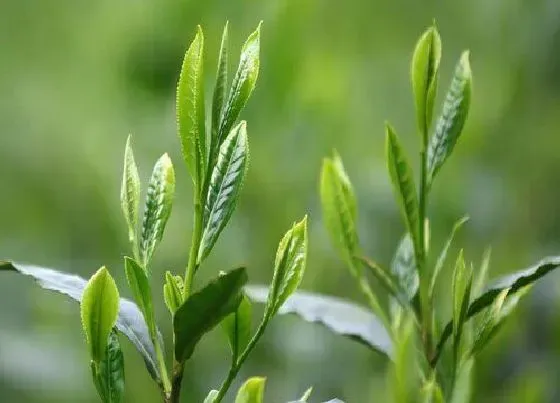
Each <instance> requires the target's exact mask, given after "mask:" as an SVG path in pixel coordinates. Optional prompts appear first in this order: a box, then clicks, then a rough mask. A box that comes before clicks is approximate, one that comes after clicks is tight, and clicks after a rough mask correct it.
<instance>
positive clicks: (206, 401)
mask: <svg viewBox="0 0 560 403" xmlns="http://www.w3.org/2000/svg"><path fill="white" fill-rule="evenodd" d="M219 393H220V392H219V391H217V390H215V389H213V390H211V391H210V392H209V393H208V396H206V398H205V399H204V403H214V400H216V398H217V397H218V394H219Z"/></svg>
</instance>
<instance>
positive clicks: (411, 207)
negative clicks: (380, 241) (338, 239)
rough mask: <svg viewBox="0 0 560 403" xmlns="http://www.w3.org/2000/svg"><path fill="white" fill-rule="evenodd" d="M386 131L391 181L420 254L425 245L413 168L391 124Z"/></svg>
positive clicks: (407, 226) (416, 252)
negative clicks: (421, 233) (421, 240)
mask: <svg viewBox="0 0 560 403" xmlns="http://www.w3.org/2000/svg"><path fill="white" fill-rule="evenodd" d="M386 131H387V140H386V153H387V165H388V167H389V174H390V175H391V181H392V182H393V187H394V189H395V194H396V197H397V201H398V203H399V206H400V207H401V211H402V214H403V219H404V222H405V224H406V228H407V230H408V232H409V234H410V236H411V238H412V243H413V245H414V250H415V255H418V253H420V251H421V250H422V248H423V247H424V246H423V245H421V244H420V237H419V231H420V227H419V225H420V221H419V218H420V216H419V211H418V198H417V196H416V187H415V185H414V177H413V172H412V168H411V167H410V164H409V163H408V160H407V158H406V156H405V153H404V149H403V147H402V145H401V144H400V142H399V139H398V137H397V135H396V133H395V131H394V130H393V128H392V127H391V126H390V125H389V124H387V126H386Z"/></svg>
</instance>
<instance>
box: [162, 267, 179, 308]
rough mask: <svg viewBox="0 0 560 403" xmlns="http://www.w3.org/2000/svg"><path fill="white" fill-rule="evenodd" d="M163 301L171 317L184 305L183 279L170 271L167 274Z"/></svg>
mask: <svg viewBox="0 0 560 403" xmlns="http://www.w3.org/2000/svg"><path fill="white" fill-rule="evenodd" d="M163 299H164V302H165V305H166V306H167V309H169V312H170V313H171V315H174V314H175V312H176V311H177V309H179V307H180V306H181V305H182V304H183V278H182V277H181V276H174V275H172V274H171V273H170V272H169V271H167V272H165V284H164V285H163Z"/></svg>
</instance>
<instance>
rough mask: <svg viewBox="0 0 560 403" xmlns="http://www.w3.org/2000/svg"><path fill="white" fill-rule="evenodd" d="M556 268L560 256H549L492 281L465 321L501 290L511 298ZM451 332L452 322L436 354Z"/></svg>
mask: <svg viewBox="0 0 560 403" xmlns="http://www.w3.org/2000/svg"><path fill="white" fill-rule="evenodd" d="M558 267H560V256H549V257H546V258H544V259H541V260H540V261H539V262H537V263H536V264H535V265H533V266H531V267H529V268H527V269H525V270H520V271H518V272H515V273H513V274H510V275H508V276H504V277H500V278H498V279H496V280H494V281H493V282H492V283H491V284H490V285H489V286H488V287H486V290H485V291H484V292H483V293H482V295H481V296H479V297H478V298H476V299H475V300H474V301H473V302H472V303H471V304H470V306H469V309H468V311H467V319H468V318H471V317H473V316H475V315H476V314H478V313H479V312H481V311H482V310H483V309H485V308H487V307H489V306H490V305H491V304H492V303H493V302H494V300H495V299H496V298H497V297H498V296H499V295H500V293H501V292H502V291H503V290H505V289H509V290H510V291H509V293H508V295H510V296H512V295H513V294H515V293H517V292H519V291H521V290H523V289H524V287H526V286H527V285H530V284H532V283H534V282H535V281H537V280H538V279H539V278H541V277H543V276H545V275H546V274H548V273H550V272H551V271H552V270H555V269H557V268H558ZM452 332H453V324H452V322H449V323H448V324H447V325H446V326H445V328H444V330H443V332H442V335H441V337H440V340H439V342H438V346H437V352H441V350H442V349H443V346H444V344H445V342H446V341H447V339H448V338H449V336H451V334H452ZM438 357H439V356H438V355H436V359H435V360H432V364H433V363H434V362H436V361H437V358H438Z"/></svg>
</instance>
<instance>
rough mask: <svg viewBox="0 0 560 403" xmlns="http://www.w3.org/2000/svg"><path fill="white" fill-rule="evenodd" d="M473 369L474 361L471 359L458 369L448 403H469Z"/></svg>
mask: <svg viewBox="0 0 560 403" xmlns="http://www.w3.org/2000/svg"><path fill="white" fill-rule="evenodd" d="M473 367H474V360H473V359H472V358H471V359H469V360H467V361H465V362H464V363H463V365H461V368H459V373H458V374H457V379H456V380H455V387H454V388H453V391H452V395H451V399H450V400H451V402H450V403H469V402H470V401H471V396H472V378H473Z"/></svg>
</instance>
